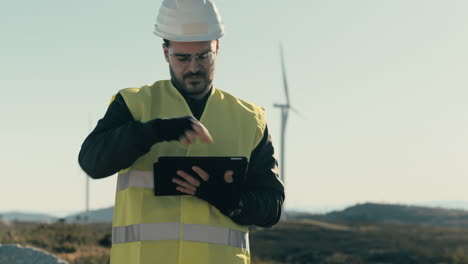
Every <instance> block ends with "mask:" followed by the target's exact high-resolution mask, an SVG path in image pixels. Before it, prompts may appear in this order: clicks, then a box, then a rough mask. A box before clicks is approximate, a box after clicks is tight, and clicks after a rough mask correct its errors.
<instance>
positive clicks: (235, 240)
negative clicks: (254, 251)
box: [184, 224, 249, 250]
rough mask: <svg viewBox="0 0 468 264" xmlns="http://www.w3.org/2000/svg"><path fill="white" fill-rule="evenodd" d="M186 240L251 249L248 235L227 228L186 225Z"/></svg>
mask: <svg viewBox="0 0 468 264" xmlns="http://www.w3.org/2000/svg"><path fill="white" fill-rule="evenodd" d="M184 240H186V241H196V242H205V243H212V244H218V245H225V246H231V247H237V248H242V249H246V250H248V249H249V235H248V234H247V233H244V232H241V231H238V230H234V229H230V228H225V227H216V226H205V225H191V224H185V225H184Z"/></svg>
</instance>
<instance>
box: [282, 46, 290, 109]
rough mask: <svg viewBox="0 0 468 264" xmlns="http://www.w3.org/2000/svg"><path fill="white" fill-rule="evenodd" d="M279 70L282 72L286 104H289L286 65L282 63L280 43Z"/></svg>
mask: <svg viewBox="0 0 468 264" xmlns="http://www.w3.org/2000/svg"><path fill="white" fill-rule="evenodd" d="M280 57H281V71H282V73H283V86H284V92H285V94H286V104H287V105H289V104H290V103H289V91H288V80H287V78H286V66H285V65H284V55H283V45H282V44H281V43H280Z"/></svg>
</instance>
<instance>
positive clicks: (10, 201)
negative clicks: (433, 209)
mask: <svg viewBox="0 0 468 264" xmlns="http://www.w3.org/2000/svg"><path fill="white" fill-rule="evenodd" d="M160 2H161V1H160V0H158V1H148V0H144V1H137V2H135V1H122V0H113V1H110V0H102V1H90V0H83V1H78V2H77V1H63V0H61V1H59V0H44V1H26V0H22V1H3V2H1V3H0V34H1V41H0V58H1V60H0V72H1V78H0V86H1V91H2V92H1V94H2V97H1V98H2V104H0V120H1V126H2V129H1V130H2V132H1V137H0V146H1V152H0V160H1V163H0V164H1V166H2V168H3V170H2V171H3V176H2V184H1V185H0V201H1V202H0V211H8V210H33V211H43V212H52V213H63V212H73V211H78V210H81V209H83V208H84V184H85V178H84V175H83V174H82V173H81V172H80V170H79V167H78V164H77V155H78V151H79V148H80V145H81V143H82V141H83V140H84V138H85V137H86V135H87V133H88V131H89V128H88V119H89V118H91V120H92V121H93V122H94V123H95V122H96V121H97V120H98V119H99V118H101V117H102V115H103V114H104V112H105V110H106V107H107V104H108V102H109V100H110V98H111V96H112V95H113V94H114V93H115V92H117V91H118V90H119V89H121V88H125V87H134V86H141V85H144V84H149V83H152V82H154V81H156V80H158V79H166V78H168V76H169V73H168V68H167V64H166V62H165V61H164V59H163V57H162V52H161V47H160V45H161V40H160V39H159V38H158V37H156V36H155V35H153V34H152V30H153V24H154V21H155V18H156V13H157V9H158V8H159V5H160ZM217 4H218V7H219V9H220V12H221V15H222V17H223V20H224V23H225V25H226V35H225V37H223V38H222V39H221V50H220V52H221V54H220V56H219V58H218V69H217V73H216V76H215V85H216V87H218V88H220V89H223V90H226V91H228V92H230V93H233V94H234V95H237V96H238V97H240V98H243V99H246V100H248V101H251V102H255V103H257V104H259V105H261V106H263V107H265V108H266V110H267V114H268V121H269V127H270V130H271V133H272V136H273V139H274V140H275V145H276V146H277V148H276V150H277V151H279V145H278V144H279V137H280V135H279V122H280V120H279V116H280V113H279V111H278V110H277V109H275V108H273V103H275V102H282V100H283V99H282V97H283V88H282V86H281V73H280V65H279V56H278V45H279V42H280V41H281V42H282V43H283V45H284V51H285V59H286V67H287V73H288V79H289V85H290V97H291V100H292V104H293V105H294V107H295V108H296V109H298V110H299V111H300V112H301V113H302V114H303V115H304V116H306V119H305V120H303V119H301V118H299V117H297V116H295V115H294V114H291V115H290V120H289V127H288V131H287V144H288V150H287V166H286V177H287V206H289V207H298V206H305V205H329V204H353V203H357V202H364V201H377V202H401V203H413V202H420V201H433V200H468V195H467V191H466V190H467V186H468V168H467V164H468V163H467V160H468V152H467V149H468V139H467V135H468V106H467V104H466V102H468V90H467V87H468V74H467V69H468V50H467V48H466V47H468V16H466V14H467V12H468V2H467V1H464V0H459V1H456V0H447V1H435V0H409V1H408V0H405V1H403V0H391V1H390V0H386V1H384V0H381V1H375V0H367V1H364V0H355V1H349V0H341V1H333V0H332V1H310V0H298V1H247V0H238V1H227V0H218V1H217ZM93 125H94V124H93ZM115 178H116V177H115V176H112V177H110V178H108V179H105V180H98V181H92V183H91V184H92V185H91V207H92V208H101V207H106V206H111V205H112V204H113V202H114V190H115V182H116V181H115V180H116V179H115Z"/></svg>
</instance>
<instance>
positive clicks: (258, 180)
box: [78, 94, 285, 227]
mask: <svg viewBox="0 0 468 264" xmlns="http://www.w3.org/2000/svg"><path fill="white" fill-rule="evenodd" d="M207 98H208V96H206V97H205V98H203V99H202V100H198V101H197V100H193V99H191V98H188V97H185V99H186V101H187V103H188V105H189V107H190V109H191V111H192V113H193V115H194V117H195V118H197V119H199V118H200V116H201V114H202V113H203V109H204V107H205V104H206V101H207ZM154 131H155V129H154V127H153V125H152V123H151V121H150V122H147V123H141V122H139V121H136V120H135V119H134V118H133V116H132V114H131V112H130V110H129V109H128V107H127V105H126V103H125V101H124V99H123V97H122V96H121V95H120V94H117V95H116V97H115V99H114V100H113V101H112V103H111V104H110V106H109V108H108V109H107V112H106V114H105V116H104V117H103V118H102V119H101V120H99V122H98V124H97V126H96V128H95V129H94V130H93V131H92V132H91V134H90V135H89V136H88V137H87V138H86V140H85V141H84V143H83V145H82V146H81V151H80V153H79V157H78V161H79V163H80V166H81V167H82V169H83V170H84V171H85V172H86V173H87V174H88V175H89V176H91V177H92V178H94V179H99V178H104V177H107V176H110V175H113V174H115V173H117V172H118V171H120V170H121V169H125V168H128V167H130V166H131V165H132V164H133V163H134V162H135V161H136V160H137V159H138V158H139V157H140V156H142V155H144V154H145V153H147V152H148V151H149V150H150V148H151V146H152V145H153V144H154V143H155V132H154ZM246 179H247V182H246V188H245V190H244V191H243V192H242V193H241V206H240V207H239V210H236V211H237V213H236V215H235V216H231V218H232V219H233V220H234V221H235V222H237V223H239V224H243V225H257V226H261V227H270V226H272V225H274V224H276V223H277V222H278V221H279V218H280V215H281V207H282V204H283V201H284V197H285V196H284V187H283V184H282V183H281V181H280V180H279V179H278V170H277V161H276V158H275V156H274V150H273V145H272V142H271V137H270V135H269V133H268V128H266V129H265V133H264V136H263V139H262V140H261V141H260V143H259V144H258V145H257V147H256V148H255V149H254V150H253V151H252V153H251V157H250V161H249V165H248V169H247V177H246Z"/></svg>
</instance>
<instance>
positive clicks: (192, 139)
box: [185, 130, 196, 144]
mask: <svg viewBox="0 0 468 264" xmlns="http://www.w3.org/2000/svg"><path fill="white" fill-rule="evenodd" d="M185 137H186V138H187V141H188V142H189V143H190V144H192V143H195V137H196V134H195V133H194V132H193V131H192V130H187V131H185Z"/></svg>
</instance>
